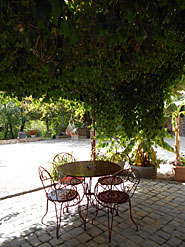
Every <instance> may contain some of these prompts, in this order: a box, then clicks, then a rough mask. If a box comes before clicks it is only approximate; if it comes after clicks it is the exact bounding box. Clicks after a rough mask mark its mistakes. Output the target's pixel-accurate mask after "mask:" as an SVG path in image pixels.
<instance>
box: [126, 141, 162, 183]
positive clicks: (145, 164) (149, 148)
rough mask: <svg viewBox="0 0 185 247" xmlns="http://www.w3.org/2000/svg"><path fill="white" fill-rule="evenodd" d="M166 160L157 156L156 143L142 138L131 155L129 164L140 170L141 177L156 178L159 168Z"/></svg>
mask: <svg viewBox="0 0 185 247" xmlns="http://www.w3.org/2000/svg"><path fill="white" fill-rule="evenodd" d="M164 162H165V161H164V160H161V159H158V158H157V152H156V151H155V149H154V143H153V142H152V141H149V140H146V139H141V140H140V142H139V144H138V145H137V146H136V148H135V150H134V151H133V152H132V153H131V157H129V164H130V165H131V167H132V168H133V169H136V170H138V171H139V173H140V176H141V178H150V179H151V178H152V179H153V178H156V177H157V168H159V166H160V164H162V163H164Z"/></svg>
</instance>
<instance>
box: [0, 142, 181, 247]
mask: <svg viewBox="0 0 185 247" xmlns="http://www.w3.org/2000/svg"><path fill="white" fill-rule="evenodd" d="M173 141H174V140H169V142H170V143H171V144H172V145H173ZM181 141H182V145H181V147H182V151H185V138H182V140H181ZM48 144H49V145H48ZM61 151H67V152H71V151H73V154H74V156H75V157H77V158H78V159H79V160H86V159H89V157H90V156H89V155H90V141H89V140H88V139H85V140H79V141H72V140H67V141H65V140H51V141H41V142H37V143H19V144H9V145H0V186H1V187H0V188H1V199H2V198H3V196H4V195H11V194H16V193H17V192H21V191H29V190H30V189H33V188H38V186H39V187H40V181H39V179H38V166H39V165H43V166H44V167H46V168H48V166H49V164H48V163H47V162H51V161H52V158H53V157H54V155H55V154H56V153H58V152H61ZM157 151H158V155H159V156H160V157H162V158H165V159H167V160H173V159H174V154H172V153H169V152H166V151H164V150H161V149H158V150H157ZM159 171H160V172H161V174H163V175H165V174H170V173H171V167H170V166H168V165H166V166H163V167H161V169H160V170H159ZM45 205H46V200H45V194H44V191H43V190H40V191H37V192H32V193H28V194H24V195H20V196H16V197H12V198H8V199H4V200H0V246H3V247H7V246H20V247H30V246H32V247H33V246H41V247H51V246H53V247H54V246H63V247H65V246H70V247H73V246H88V247H91V246H100V247H101V246H102V247H103V246H105V247H106V246H117V247H118V246H125V247H127V246H128V247H135V246H141V247H155V246H156V247H158V246H163V247H170V246H174V247H183V246H184V247H185V234H184V233H185V184H183V183H176V182H174V181H169V180H163V179H162V180H161V179H158V180H155V181H154V180H144V179H142V180H141V183H140V185H139V187H138V189H137V193H136V194H135V196H134V197H133V200H132V205H133V207H132V209H133V216H134V218H135V220H136V222H137V224H138V226H139V231H138V232H135V228H134V225H133V224H132V222H131V221H130V218H129V214H128V205H124V206H123V207H121V208H120V214H119V216H117V217H115V221H114V227H113V234H112V243H111V244H109V243H108V233H107V215H106V214H105V213H100V214H99V216H98V218H97V219H96V221H95V222H94V225H92V224H90V223H88V225H87V231H86V232H84V230H83V224H82V221H81V219H80V218H79V216H78V211H77V208H74V211H70V212H71V213H70V214H69V215H67V216H65V217H63V219H62V226H61V231H60V238H59V240H57V239H56V233H55V214H54V211H53V210H54V208H53V205H52V204H51V203H50V211H49V213H48V216H47V220H48V222H49V224H50V226H49V227H45V226H43V225H42V224H41V218H42V216H43V215H44V213H45Z"/></svg>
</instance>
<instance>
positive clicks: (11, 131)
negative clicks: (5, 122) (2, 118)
mask: <svg viewBox="0 0 185 247" xmlns="http://www.w3.org/2000/svg"><path fill="white" fill-rule="evenodd" d="M9 125H10V133H11V136H12V139H14V134H13V128H12V123H11V122H10V123H9Z"/></svg>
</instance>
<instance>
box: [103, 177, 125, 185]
mask: <svg viewBox="0 0 185 247" xmlns="http://www.w3.org/2000/svg"><path fill="white" fill-rule="evenodd" d="M98 182H99V183H100V184H102V185H118V184H121V183H122V182H123V180H122V179H121V178H120V177H110V176H107V177H102V178H99V179H98Z"/></svg>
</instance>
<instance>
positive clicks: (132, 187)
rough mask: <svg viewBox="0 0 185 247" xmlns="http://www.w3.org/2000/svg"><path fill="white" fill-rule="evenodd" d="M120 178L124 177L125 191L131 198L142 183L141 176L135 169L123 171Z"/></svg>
mask: <svg viewBox="0 0 185 247" xmlns="http://www.w3.org/2000/svg"><path fill="white" fill-rule="evenodd" d="M118 176H120V177H122V179H123V184H124V191H125V192H126V193H127V194H128V195H129V197H130V198H131V197H132V196H133V195H134V193H135V191H136V189H137V186H138V184H139V183H140V174H139V172H138V171H137V170H135V169H131V168H129V169H122V170H121V171H120V173H119V174H118Z"/></svg>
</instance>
